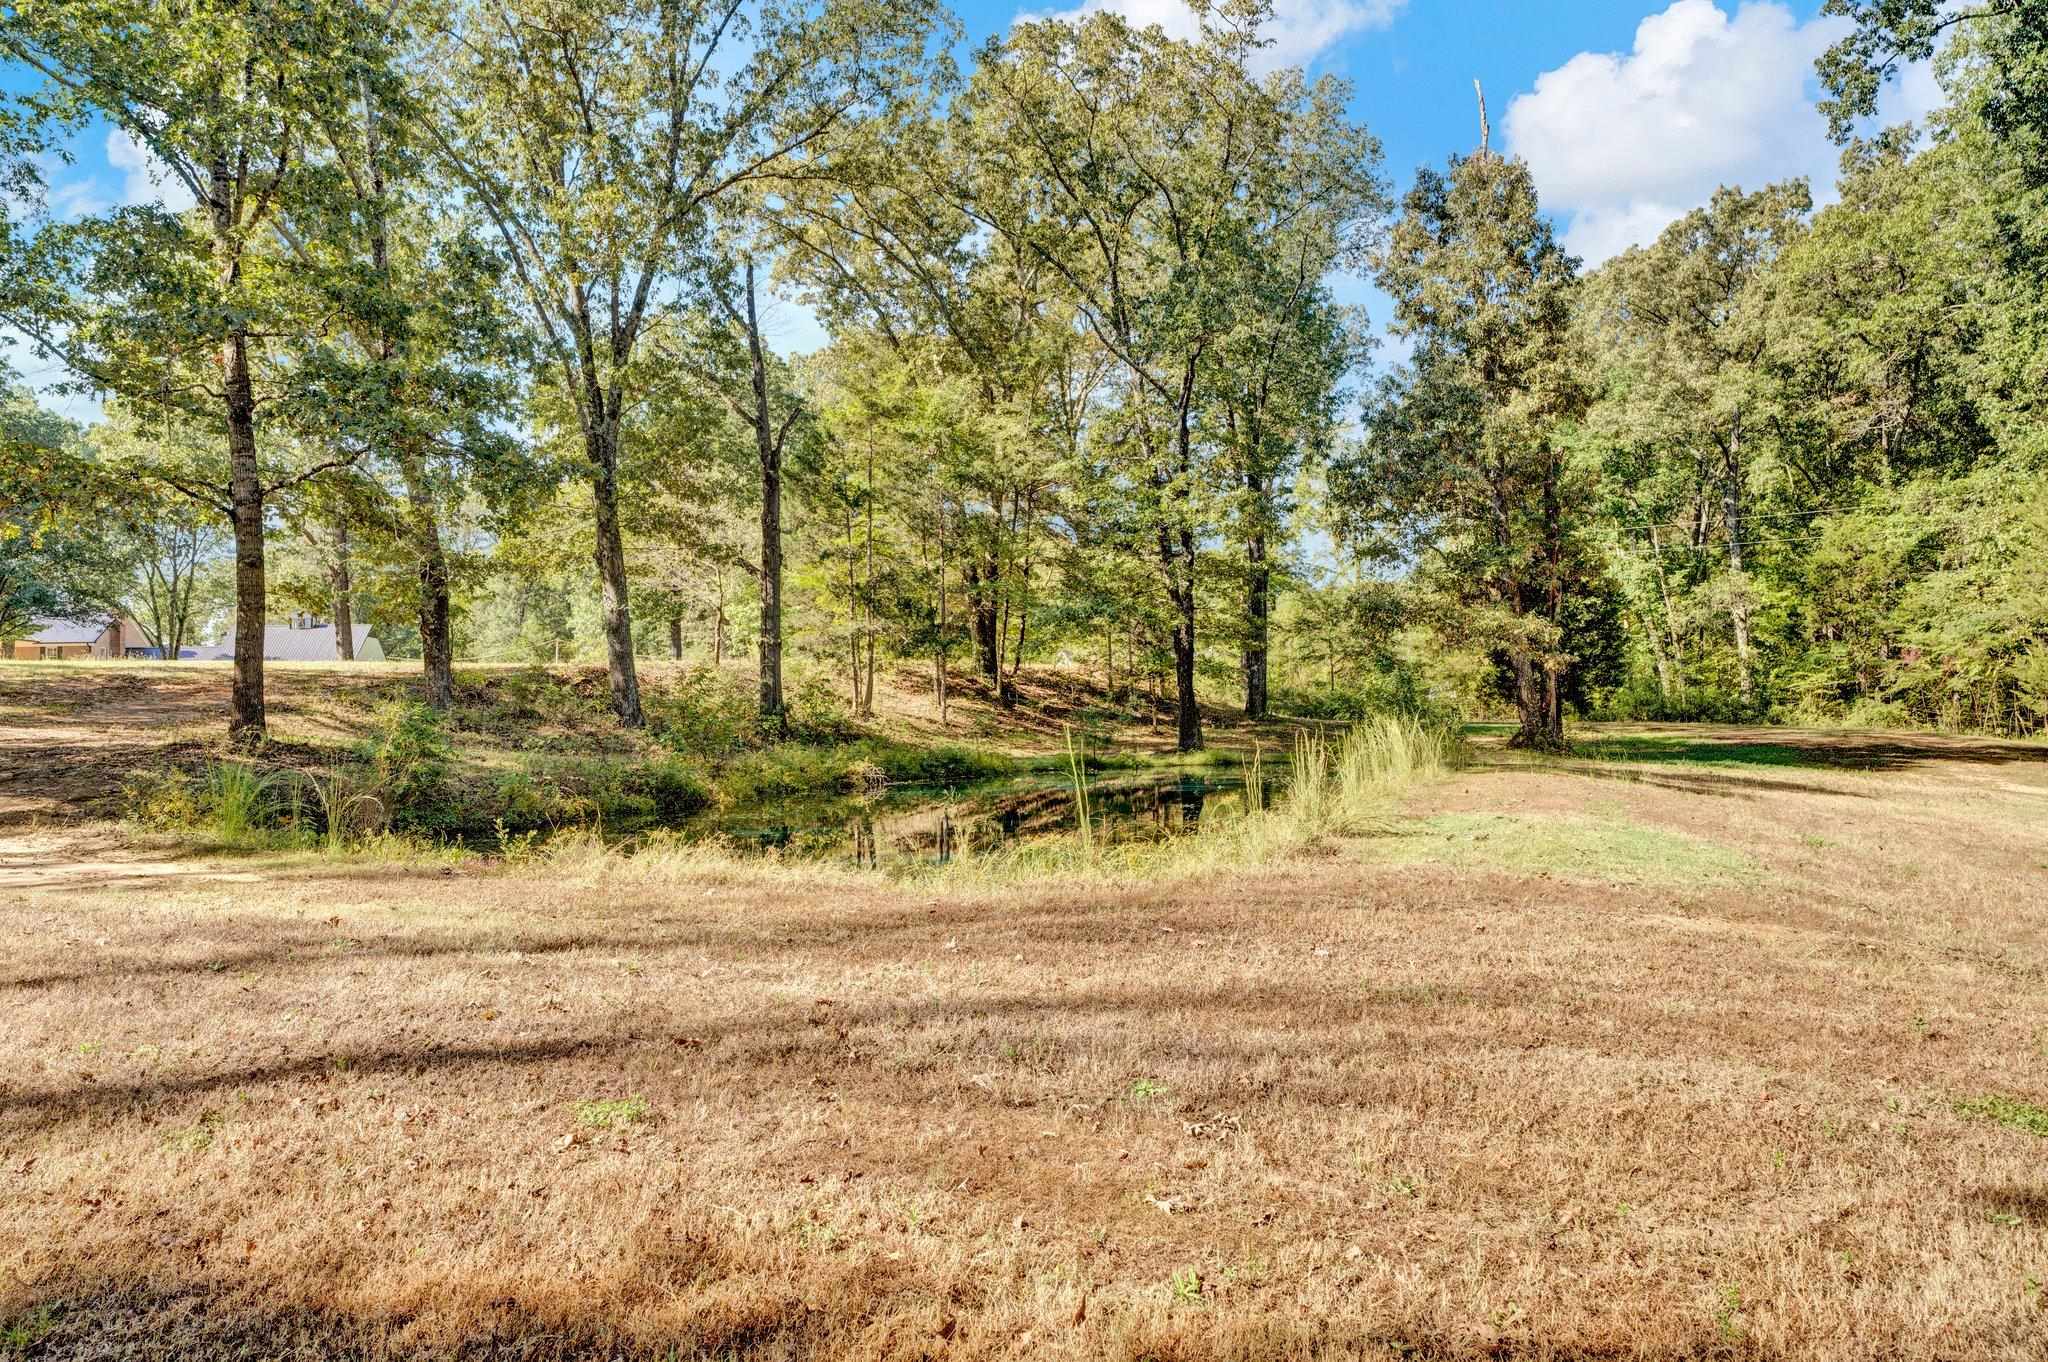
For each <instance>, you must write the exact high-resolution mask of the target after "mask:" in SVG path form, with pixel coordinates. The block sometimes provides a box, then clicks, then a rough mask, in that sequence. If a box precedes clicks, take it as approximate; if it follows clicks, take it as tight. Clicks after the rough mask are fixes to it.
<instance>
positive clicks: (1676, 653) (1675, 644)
mask: <svg viewBox="0 0 2048 1362" xmlns="http://www.w3.org/2000/svg"><path fill="white" fill-rule="evenodd" d="M1650 561H1651V562H1653V563H1655V564H1656V565H1657V594H1658V595H1659V596H1661V597H1662V598H1663V600H1664V623H1663V625H1662V628H1663V630H1664V634H1665V638H1666V640H1667V644H1666V647H1665V648H1664V649H1660V650H1658V666H1659V668H1660V673H1659V685H1660V686H1662V685H1663V684H1664V678H1663V676H1662V672H1661V668H1663V667H1664V666H1665V665H1667V664H1666V662H1665V653H1666V652H1667V651H1668V652H1669V655H1670V661H1669V664H1668V665H1669V667H1670V669H1671V675H1670V678H1669V682H1670V684H1669V687H1668V688H1666V689H1665V694H1667V695H1672V694H1675V695H1679V696H1683V695H1684V694H1685V651H1684V643H1683V639H1682V635H1681V634H1680V633H1679V629H1678V607H1677V605H1675V604H1674V603H1673V602H1672V599H1671V578H1670V576H1669V575H1668V574H1666V572H1665V571H1664V546H1663V545H1662V544H1661V543H1659V542H1658V540H1657V526H1656V525H1655V524H1654V523H1652V524H1651V526H1650Z"/></svg>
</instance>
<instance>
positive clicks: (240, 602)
mask: <svg viewBox="0 0 2048 1362" xmlns="http://www.w3.org/2000/svg"><path fill="white" fill-rule="evenodd" d="M220 369H221V389H222V393H223V396H224V398H225V401H224V404H223V405H224V406H225V409H226V416H227V434H228V502H229V505H230V506H231V507H232V508H233V515H232V519H233V522H234V527H235V679H234V691H233V697H232V699H231V701H230V708H229V713H228V735H229V736H230V737H231V738H233V739H235V740H236V741H237V742H261V741H262V740H263V738H264V735H265V728H264V713H263V617H264V614H265V600H264V590H265V586H264V579H263V479H262V474H261V471H260V469H259V467H258V465H257V462H256V390H255V385H254V384H253V383H252V382H251V381H250V378H249V339H248V336H247V335H246V334H245V333H243V332H240V331H237V332H235V333H234V334H232V335H230V336H229V337H228V339H227V341H226V343H225V344H223V345H222V346H221V355H220Z"/></svg>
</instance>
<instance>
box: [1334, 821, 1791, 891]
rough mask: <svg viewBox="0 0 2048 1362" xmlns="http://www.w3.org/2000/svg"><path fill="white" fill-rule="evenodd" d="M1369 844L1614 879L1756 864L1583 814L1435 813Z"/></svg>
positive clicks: (1724, 850)
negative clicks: (1431, 816) (1433, 815)
mask: <svg viewBox="0 0 2048 1362" xmlns="http://www.w3.org/2000/svg"><path fill="white" fill-rule="evenodd" d="M1368 845H1369V851H1368V854H1369V855H1373V856H1374V857H1375V858H1376V859H1381V860H1387V861H1392V862H1394V863H1396V864H1402V865H1417V864H1428V863H1438V864H1445V865H1454V866H1469V867H1473V868H1476V869H1488V870H1512V871H1521V872H1524V873H1537V872H1548V873H1550V874H1554V875H1565V876H1569V877H1571V878H1574V879H1586V880H1596V881H1601V882H1605V883H1620V884H1695V883H1700V882H1703V881H1709V880H1725V879H1736V880H1747V879H1751V878H1753V877H1755V876H1756V875H1757V874H1758V873H1759V871H1760V869H1761V867H1759V866H1758V864H1757V863H1756V862H1755V861H1754V860H1752V859H1750V858H1749V857H1748V856H1745V855H1744V854H1742V853H1741V852H1739V851H1736V850H1735V849H1734V848H1732V847H1726V846H1722V845H1721V844H1719V843H1717V842H1710V841H1707V840H1705V839H1704V838H1699V837H1691V836H1688V835H1686V834H1685V833H1681V832H1672V831H1669V830H1668V829H1664V828H1654V827H1648V826H1645V825H1643V824H1641V823H1632V822H1629V821H1628V820H1626V819H1622V818H1602V817H1590V816H1587V815H1583V814H1486V813H1447V814H1439V815H1437V816H1435V817H1433V818H1427V819H1424V820H1422V821H1421V822H1420V823H1418V824H1413V825H1409V826H1408V827H1406V828H1404V829H1403V830H1402V831H1400V832H1398V833H1396V834H1395V835H1393V836H1391V837H1386V838H1381V839H1377V840H1375V841H1373V842H1372V843H1369V844H1368Z"/></svg>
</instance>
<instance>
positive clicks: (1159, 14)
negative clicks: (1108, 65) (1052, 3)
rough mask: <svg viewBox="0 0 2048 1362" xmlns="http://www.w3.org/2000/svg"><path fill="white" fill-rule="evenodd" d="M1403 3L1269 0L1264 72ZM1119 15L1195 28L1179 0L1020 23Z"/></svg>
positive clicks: (1093, 7) (1100, 5)
mask: <svg viewBox="0 0 2048 1362" xmlns="http://www.w3.org/2000/svg"><path fill="white" fill-rule="evenodd" d="M1406 3H1407V0H1274V5H1273V18H1272V20H1271V21H1270V22H1269V23H1268V24H1267V25H1266V28H1265V36H1266V37H1267V38H1270V39H1271V40H1272V45H1271V46H1269V47H1267V48H1266V49H1265V50H1264V51H1263V52H1261V53H1260V54H1259V65H1260V66H1261V67H1263V68H1265V69H1267V70H1271V69H1274V68H1277V67H1282V66H1303V65H1306V64H1307V63H1309V62H1311V61H1314V60H1315V59H1316V58H1317V57H1319V56H1321V55H1322V54H1323V53H1324V52H1326V51H1328V50H1329V49H1330V48H1332V47H1334V46H1336V45H1337V44H1338V43H1339V42H1342V41H1343V40H1344V39H1345V38H1348V37H1350V36H1351V35H1352V34H1354V33H1363V32H1365V31H1366V30H1368V29H1374V28H1385V27H1386V26H1387V25H1388V24H1390V23H1392V22H1393V21H1394V15H1395V14H1397V13H1398V12H1399V11H1400V9H1401V7H1402V6H1403V5H1405V4H1406ZM1105 11H1107V12H1109V13H1113V14H1121V15H1122V16H1123V17H1124V18H1125V19H1127V20H1129V21H1130V23H1131V24H1132V25H1134V26H1135V27H1138V28H1146V27H1149V26H1151V25H1153V24H1157V25H1158V26H1159V27H1160V28H1161V29H1164V30H1165V31H1166V33H1167V35H1168V36H1169V37H1174V38H1193V37H1195V36H1197V35H1198V34H1200V32H1201V26H1200V25H1199V24H1197V23H1196V22H1195V16H1194V14H1193V12H1192V11H1190V10H1189V9H1188V7H1187V5H1185V4H1184V3H1182V0H1082V2H1081V4H1080V5H1078V6H1077V7H1075V8H1073V9H1069V10H1061V11H1059V12H1057V13H1051V14H1047V13H1024V14H1020V15H1018V16H1017V17H1018V18H1020V19H1064V20H1067V21H1068V22H1072V21H1074V20H1077V19H1085V18H1087V17H1088V16H1089V15H1091V14H1100V13H1103V12H1105Z"/></svg>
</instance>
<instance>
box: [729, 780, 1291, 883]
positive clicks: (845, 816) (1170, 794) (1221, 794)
mask: <svg viewBox="0 0 2048 1362" xmlns="http://www.w3.org/2000/svg"><path fill="white" fill-rule="evenodd" d="M1280 779H1281V776H1280V775H1279V774H1277V773H1275V772H1274V771H1272V770H1270V769H1269V770H1267V771H1266V772H1265V774H1264V778H1263V779H1262V781H1261V782H1260V783H1261V786H1262V788H1263V790H1264V798H1265V800H1266V802H1271V801H1272V799H1273V798H1274V797H1275V796H1276V795H1277V793H1278V784H1279V781H1280ZM1088 801H1089V807H1090V809H1091V811H1092V812H1093V814H1094V818H1093V820H1092V821H1093V824H1094V827H1095V835H1096V840H1097V841H1098V842H1129V841H1156V840H1159V839H1161V838H1166V837H1173V836H1179V835H1182V834H1185V833H1190V832H1194V831H1196V830H1198V829H1199V828H1200V827H1201V825H1202V822H1203V820H1204V819H1216V818H1227V817H1230V816H1233V815H1235V814H1239V813H1241V812H1242V811H1243V809H1244V806H1245V776H1244V772H1243V771H1241V770H1236V769H1216V770H1208V771H1203V772H1199V773H1193V772H1174V773H1171V774H1149V775H1142V776H1122V777H1097V778H1095V779H1094V780H1092V781H1091V782H1090V785H1089V789H1088ZM1074 828H1075V817H1074V792H1073V790H1072V788H1071V787H1070V786H1068V785H1066V784H1064V783H1059V784H1055V783H1052V781H1051V779H1050V778H1047V779H1046V780H1043V781H1040V782H1037V783H1031V782H1011V783H1006V784H1003V785H1000V786H996V787H984V788H982V789H978V790H971V791H965V792H955V791H948V790H942V789H936V788H931V787H904V786H899V787H896V788H894V789H891V790H889V791H887V792H885V793H884V794H882V795H880V796H879V797H876V798H872V799H855V798H845V797H840V798H829V799H808V800H792V801H788V802H784V803H779V804H774V805H768V806H763V807H757V808H753V809H735V810H726V811H723V812H720V813H717V814H711V815H707V816H705V817H704V818H702V819H699V820H697V821H696V822H695V823H694V824H693V825H692V827H691V829H690V830H691V831H693V832H695V833H697V834H699V835H704V836H719V837H724V838H726V839H728V840H730V841H732V842H734V843H736V844H738V845H741V846H753V847H759V848H761V849H764V850H775V851H779V852H782V853H784V854H788V855H797V856H820V857H826V858H834V859H845V860H849V861H854V862H857V863H859V864H861V865H881V864H884V863H892V864H900V863H903V862H911V861H927V862H938V861H948V860H951V859H953V858H954V857H956V856H961V855H966V854H969V853H976V852H986V851H991V850H995V849H997V848H999V847H1002V846H1005V845H1008V844H1011V843H1015V842H1019V841H1023V840H1026V839H1029V838H1034V837H1050V836H1057V835H1061V834H1071V833H1072V832H1073V831H1074Z"/></svg>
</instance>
